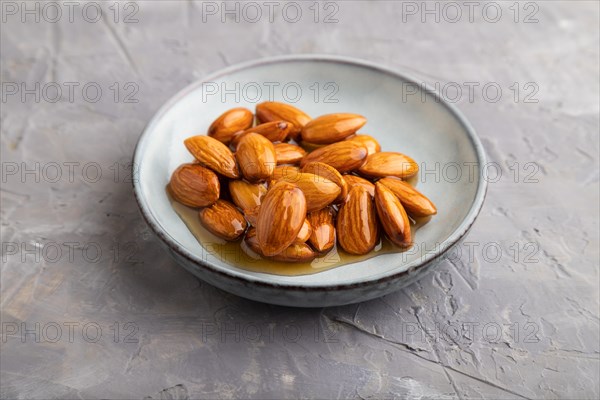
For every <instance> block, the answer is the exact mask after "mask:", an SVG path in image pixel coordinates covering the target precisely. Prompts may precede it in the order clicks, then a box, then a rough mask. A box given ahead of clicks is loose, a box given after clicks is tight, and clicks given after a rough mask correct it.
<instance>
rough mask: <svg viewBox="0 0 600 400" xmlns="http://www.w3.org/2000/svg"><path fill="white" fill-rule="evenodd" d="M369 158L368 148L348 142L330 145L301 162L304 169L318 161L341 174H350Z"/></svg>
mask: <svg viewBox="0 0 600 400" xmlns="http://www.w3.org/2000/svg"><path fill="white" fill-rule="evenodd" d="M366 158H367V148H366V147H365V146H363V145H362V144H361V143H357V142H354V141H352V140H347V141H343V142H337V143H334V144H330V145H327V146H324V147H321V148H319V149H316V150H315V151H313V152H312V153H308V154H307V155H306V156H305V157H304V158H303V159H302V161H301V162H300V166H301V167H303V166H305V165H306V164H308V163H309V162H313V161H318V162H322V163H325V164H328V165H331V166H332V167H333V168H335V169H337V170H338V171H339V172H341V173H344V172H349V171H352V170H355V169H357V168H359V167H360V166H361V165H363V163H364V162H365V159H366Z"/></svg>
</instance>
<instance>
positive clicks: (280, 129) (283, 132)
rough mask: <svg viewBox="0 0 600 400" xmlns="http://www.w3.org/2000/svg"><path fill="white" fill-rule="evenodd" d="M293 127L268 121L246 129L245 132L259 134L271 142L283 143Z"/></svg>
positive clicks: (279, 122) (284, 122)
mask: <svg viewBox="0 0 600 400" xmlns="http://www.w3.org/2000/svg"><path fill="white" fill-rule="evenodd" d="M293 127H294V126H293V125H292V123H290V122H287V121H270V122H265V123H264V124H260V125H257V126H255V127H254V128H250V129H247V130H246V132H248V133H249V132H254V133H259V134H261V135H263V136H264V137H266V138H267V139H269V140H270V141H271V142H283V141H285V140H286V139H287V137H288V134H289V133H290V131H291V130H292V128H293Z"/></svg>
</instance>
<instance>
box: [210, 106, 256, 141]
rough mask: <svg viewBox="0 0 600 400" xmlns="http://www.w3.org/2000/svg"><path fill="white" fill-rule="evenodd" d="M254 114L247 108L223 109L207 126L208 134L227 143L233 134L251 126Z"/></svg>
mask: <svg viewBox="0 0 600 400" xmlns="http://www.w3.org/2000/svg"><path fill="white" fill-rule="evenodd" d="M253 122H254V115H253V114H252V111H250V110H248V109H247V108H243V107H238V108H232V109H231V110H228V111H225V112H224V113H223V114H221V115H220V116H219V118H217V119H216V120H215V121H214V122H213V123H212V124H211V125H210V127H209V128H208V136H210V137H212V138H215V139H217V140H218V141H219V142H222V143H224V144H229V142H231V139H232V137H233V134H234V133H236V132H239V131H243V130H246V129H248V128H250V127H251V126H252V123H253Z"/></svg>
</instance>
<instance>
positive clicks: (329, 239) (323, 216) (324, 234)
mask: <svg viewBox="0 0 600 400" xmlns="http://www.w3.org/2000/svg"><path fill="white" fill-rule="evenodd" d="M307 219H308V221H309V222H310V225H311V226H312V233H311V235H310V238H309V239H308V240H309V243H310V244H311V245H312V246H313V247H314V248H315V250H317V251H318V252H319V253H326V252H328V251H329V250H331V249H332V248H333V246H334V245H335V226H334V225H333V209H332V208H331V207H326V208H322V209H320V210H317V211H313V212H311V213H309V214H308V216H307Z"/></svg>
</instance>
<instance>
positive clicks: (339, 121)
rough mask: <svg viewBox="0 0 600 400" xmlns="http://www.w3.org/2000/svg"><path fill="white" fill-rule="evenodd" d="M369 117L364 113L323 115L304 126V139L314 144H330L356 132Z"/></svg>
mask: <svg viewBox="0 0 600 400" xmlns="http://www.w3.org/2000/svg"><path fill="white" fill-rule="evenodd" d="M366 123H367V119H366V118H365V117H363V116H362V115H358V114H349V113H338V114H327V115H322V116H320V117H318V118H315V119H313V120H312V121H310V122H308V123H307V124H306V125H304V128H302V140H303V141H304V140H306V141H307V142H310V143H314V144H330V143H335V142H339V141H340V140H342V139H345V138H346V137H348V136H350V135H352V134H354V132H356V131H357V130H359V129H360V128H361V127H362V126H363V125H364V124H366Z"/></svg>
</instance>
